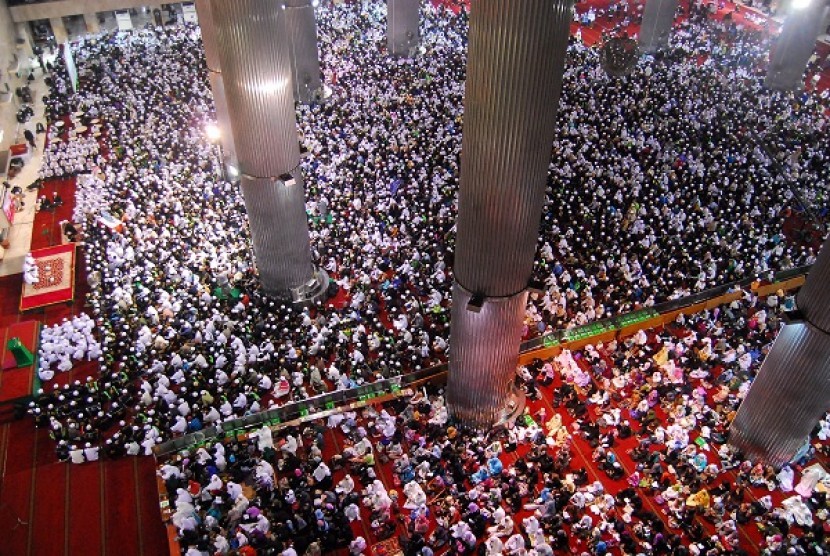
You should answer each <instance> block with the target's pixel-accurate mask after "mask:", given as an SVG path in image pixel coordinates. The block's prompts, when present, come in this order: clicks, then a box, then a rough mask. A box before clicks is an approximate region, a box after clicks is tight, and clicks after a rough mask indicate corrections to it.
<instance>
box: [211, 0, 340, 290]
mask: <svg viewBox="0 0 830 556" xmlns="http://www.w3.org/2000/svg"><path fill="white" fill-rule="evenodd" d="M211 8H212V13H213V23H214V26H215V28H216V38H217V41H216V45H217V50H218V53H219V60H220V63H221V67H222V80H223V82H224V85H225V93H226V96H227V100H228V108H229V111H230V124H231V128H232V129H233V138H234V144H235V147H236V157H237V160H238V163H239V174H240V181H241V187H242V193H243V196H244V199H245V208H246V209H247V212H248V220H249V223H250V227H251V237H252V239H253V243H254V255H255V256H256V263H257V268H258V270H259V275H260V279H261V281H262V286H263V289H264V290H265V291H267V292H269V293H271V294H273V295H277V296H280V297H286V298H291V299H293V300H294V301H297V302H301V301H305V300H307V299H310V298H314V297H316V296H318V295H320V294H321V293H322V292H323V291H324V290H325V288H326V286H327V285H328V283H327V280H325V279H324V278H322V276H320V275H319V272H318V271H316V270H315V268H314V266H313V264H312V261H311V250H310V247H309V234H308V221H307V219H306V213H305V192H304V187H303V177H302V174H301V171H300V168H299V165H300V145H299V136H298V133H297V124H296V116H295V112H294V97H293V94H292V92H291V64H290V62H289V59H288V42H287V38H286V33H285V32H284V26H283V21H282V19H283V13H284V10H282V9H279V5H278V4H275V2H273V0H237V1H235V2H228V1H227V0H212V1H211Z"/></svg>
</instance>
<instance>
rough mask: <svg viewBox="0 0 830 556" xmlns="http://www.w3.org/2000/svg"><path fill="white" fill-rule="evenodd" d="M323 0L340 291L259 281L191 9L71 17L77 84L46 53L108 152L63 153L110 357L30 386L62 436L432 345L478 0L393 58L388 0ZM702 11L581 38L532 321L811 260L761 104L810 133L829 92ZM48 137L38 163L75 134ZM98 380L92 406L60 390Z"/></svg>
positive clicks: (189, 415)
mask: <svg viewBox="0 0 830 556" xmlns="http://www.w3.org/2000/svg"><path fill="white" fill-rule="evenodd" d="M318 14H319V21H318V34H319V38H320V54H321V65H322V68H323V72H324V75H325V78H326V82H327V83H328V84H329V86H330V87H331V88H332V91H333V96H332V98H331V99H330V100H329V101H327V102H325V103H322V104H313V105H310V106H300V107H299V108H298V124H299V130H300V132H301V134H302V137H303V141H304V144H305V145H306V147H307V148H308V150H309V151H310V152H311V153H312V156H310V157H308V158H305V159H304V162H303V169H304V171H305V173H306V176H307V180H306V181H307V183H308V203H307V210H308V214H309V225H310V228H311V248H312V251H313V253H314V257H315V260H316V261H318V262H319V264H320V265H321V266H322V267H324V268H325V269H326V270H327V271H328V272H329V274H330V275H331V276H332V277H333V279H335V280H336V281H337V283H338V285H339V286H340V292H339V293H338V295H337V296H336V297H335V298H334V299H332V300H330V301H329V302H328V303H324V304H320V305H318V306H316V307H310V308H308V309H302V310H301V309H297V308H294V307H292V306H290V305H287V304H284V303H283V302H281V301H279V300H274V299H270V298H268V297H266V296H265V295H263V293H262V292H261V291H260V290H259V288H258V285H257V279H256V273H255V269H254V265H253V259H252V255H251V243H250V237H249V232H248V229H247V225H246V222H245V210H244V204H243V202H242V198H241V195H240V193H239V190H238V188H237V187H236V186H235V185H234V184H232V183H229V182H226V181H224V180H223V179H222V177H221V172H220V167H221V162H220V160H219V157H218V152H217V150H216V147H215V146H214V145H212V144H211V143H210V142H209V141H208V140H207V138H206V137H205V128H206V126H207V125H208V124H209V123H212V122H214V121H215V114H214V112H213V105H212V99H211V94H210V90H209V87H208V83H207V79H206V69H205V62H204V58H203V54H202V50H201V45H200V38H199V34H198V30H197V29H194V28H192V27H182V28H166V29H155V30H152V29H150V30H142V31H136V32H133V33H129V34H123V33H122V34H109V35H106V34H104V35H100V36H98V37H96V38H94V39H87V40H81V41H80V42H78V43H77V44H75V45H74V46H73V48H74V49H75V52H74V57H75V60H76V64H77V66H78V71H79V75H80V87H79V89H78V92H77V93H75V92H73V90H72V88H71V87H68V86H67V83H68V76H67V74H66V71H65V68H63V67H62V66H61V62H60V61H58V62H57V63H56V66H55V68H54V69H53V75H52V77H51V78H50V82H51V83H52V92H51V94H50V95H49V98H48V99H47V108H48V113H49V114H50V115H51V116H50V117H51V118H52V121H53V122H54V121H57V120H58V119H60V118H63V117H65V116H66V115H68V114H79V113H80V114H82V116H80V117H81V118H82V119H84V118H86V119H89V118H93V117H94V118H95V119H97V120H100V124H99V125H100V130H101V135H100V136H99V137H98V141H99V143H100V148H99V152H98V154H97V155H94V156H82V157H79V158H77V159H73V160H75V161H74V164H75V166H73V167H71V168H68V169H69V170H70V173H82V174H86V175H84V176H82V178H81V179H79V180H78V184H77V188H78V192H77V197H78V200H79V203H78V206H76V211H75V217H74V219H75V224H76V226H77V227H78V229H79V235H80V237H81V238H82V239H83V244H84V258H85V264H86V267H87V268H86V273H85V274H86V275H87V276H88V277H89V281H90V284H91V287H92V291H91V293H90V295H89V298H88V303H89V311H90V313H91V314H90V318H91V319H92V320H93V321H94V322H95V332H94V334H95V335H96V337H97V339H98V341H99V342H100V344H101V352H102V353H101V354H100V357H99V361H100V364H101V377H100V378H99V379H97V380H92V381H86V382H76V383H71V384H68V385H66V386H65V387H62V388H59V389H56V388H52V387H50V386H49V385H48V384H47V385H46V386H45V388H44V392H43V393H42V395H41V396H40V398H39V399H38V400H37V402H36V403H35V405H34V406H33V407H32V412H33V413H37V415H38V423H40V424H42V425H44V426H47V425H48V426H50V427H51V429H52V431H53V434H54V436H55V438H56V439H57V440H59V441H62V442H63V444H62V446H65V447H66V448H67V449H72V447H73V445H74V446H75V447H76V449H77V447H78V446H81V445H82V444H83V443H86V442H92V443H93V444H100V445H102V446H104V447H105V451H106V453H107V454H108V455H118V454H123V453H139V452H147V451H148V450H149V448H151V447H152V445H153V444H154V443H157V442H161V441H163V440H166V439H169V438H171V437H173V436H176V435H179V434H182V433H185V432H189V431H196V430H200V429H201V428H202V427H204V426H206V425H208V424H214V423H217V422H220V421H224V420H229V419H234V418H236V417H241V416H244V415H246V414H250V413H255V412H257V411H260V410H261V409H264V408H267V407H269V406H271V405H272V404H276V403H282V402H283V401H286V400H297V399H304V398H305V397H307V396H309V395H311V394H314V393H316V392H323V391H328V390H332V389H336V388H350V387H353V386H355V385H359V384H363V383H365V382H370V381H373V380H375V379H377V378H378V377H388V376H393V375H396V374H400V373H402V372H407V371H411V370H415V369H417V368H421V367H425V366H429V365H432V364H434V363H436V362H439V361H442V360H443V359H444V358H445V357H446V350H447V345H448V337H449V334H448V330H449V329H448V326H449V323H448V306H449V302H450V300H449V291H450V285H451V282H452V259H453V247H454V227H453V225H454V219H455V212H456V206H457V198H456V193H457V189H458V179H459V175H458V174H459V171H458V169H459V160H458V157H459V152H460V146H461V131H462V113H463V102H462V101H463V84H464V77H465V59H466V55H465V46H466V38H465V37H466V31H467V15H466V13H465V12H464V11H462V12H461V13H460V14H457V15H456V14H454V13H452V12H450V11H445V10H439V9H433V8H427V9H426V10H425V11H424V21H423V26H422V46H421V48H420V52H419V54H418V55H417V56H416V57H415V58H414V59H411V60H393V59H390V58H388V57H387V56H386V55H385V54H384V52H383V49H382V48H379V45H382V44H383V40H384V36H383V18H384V17H385V14H384V9H383V4H382V3H380V2H377V3H369V4H366V5H365V6H362V5H340V6H335V7H326V8H324V9H321V10H319V12H318ZM703 17H704V16H703V15H697V16H695V15H693V16H692V17H691V19H688V20H686V22H685V23H683V24H682V25H681V26H680V27H679V29H678V30H677V32H676V33H675V34H674V35H673V37H674V38H673V41H672V45H671V47H670V48H669V50H668V51H667V52H666V53H665V55H663V56H661V57H659V58H658V59H647V60H645V61H644V62H643V63H641V64H640V65H639V66H638V67H637V68H636V69H635V71H634V72H633V74H632V75H630V76H628V77H626V78H623V79H616V78H609V77H606V76H605V75H604V74H603V73H602V70H601V69H600V65H599V61H598V56H597V54H596V52H595V51H594V50H593V49H591V48H588V47H586V46H584V45H581V44H576V43H575V44H572V45H571V47H570V50H569V62H568V67H567V70H566V75H565V84H564V86H563V92H562V105H561V109H560V118H559V121H560V125H559V131H558V134H557V138H556V141H555V144H554V148H553V153H554V156H553V161H552V164H551V177H550V183H549V188H548V197H547V205H546V210H545V216H544V220H543V223H542V226H541V230H540V241H539V256H538V260H537V267H536V271H537V276H538V278H540V279H541V280H542V281H544V282H545V283H546V284H547V286H548V288H547V291H546V292H545V293H544V294H543V295H539V296H535V299H534V302H533V304H532V305H531V306H530V308H529V312H528V319H527V323H528V330H527V335H528V336H532V335H537V334H539V333H542V332H545V331H548V330H552V329H558V328H563V327H569V326H574V325H577V324H581V323H583V322H589V321H592V320H596V319H600V318H604V317H608V316H612V315H617V314H620V313H622V312H626V311H628V310H631V309H634V308H638V307H641V306H644V305H645V306H648V305H653V304H655V303H659V302H661V301H665V300H667V299H672V298H676V297H679V296H682V295H684V294H685V293H687V292H690V291H695V290H699V289H703V288H706V287H710V286H713V285H717V284H721V283H724V282H727V281H730V280H733V279H738V278H744V277H753V276H756V275H761V274H763V275H765V276H766V273H768V272H769V271H772V270H777V269H783V268H789V267H792V266H795V265H801V264H809V263H810V262H811V261H812V259H813V257H814V253H813V252H812V250H811V249H812V247H811V246H806V245H803V244H801V243H799V242H797V241H794V240H793V239H792V238H789V237H787V236H786V235H785V234H783V232H782V222H783V221H784V219H785V218H786V214H787V213H788V211H791V210H797V209H798V207H797V206H795V203H794V201H793V200H792V198H791V193H790V190H788V189H786V188H783V187H780V186H779V185H778V182H777V181H776V180H777V178H776V177H775V176H774V175H773V174H772V173H771V172H772V171H771V170H770V168H769V165H768V157H767V155H766V154H765V153H764V152H763V151H762V150H761V147H759V146H757V145H755V144H753V142H752V140H751V136H752V134H751V132H750V124H751V123H753V122H760V123H766V122H773V121H775V122H778V124H779V126H783V127H787V126H802V127H803V126H804V125H807V124H808V123H812V127H811V128H810V129H811V130H812V138H813V140H814V141H820V140H822V138H824V139H826V134H827V131H828V129H827V123H826V120H824V119H822V118H821V117H819V116H817V114H818V112H819V110H821V109H823V107H824V106H825V105H826V101H824V100H822V99H820V98H819V99H818V100H815V101H814V102H813V104H812V105H810V106H807V105H806V104H804V103H802V104H797V103H798V102H799V99H797V98H795V97H787V96H785V95H780V94H772V93H770V92H767V91H764V90H763V89H761V88H760V85H759V82H760V80H759V79H758V77H759V76H760V75H761V74H760V73H759V72H760V69H759V68H760V67H761V65H760V59H761V58H762V57H763V53H764V52H765V50H764V48H765V47H766V43H765V42H764V41H763V40H762V37H761V36H760V35H757V34H751V33H742V32H737V31H735V30H734V29H733V28H730V27H729V26H728V25H727V24H723V23H716V22H709V21H706V20H705V19H702V18H703ZM704 30H705V32H704ZM701 53H708V55H706V56H703V55H702V54H701ZM796 105H798V110H795V111H794V109H793V106H796ZM759 125H760V124H759ZM63 139H64V141H65V144H66V145H67V146H66V147H60V148H58V147H54V149H53V148H52V147H51V146H50V147H49V148H48V150H47V153H46V166H47V167H50V168H51V167H52V162H53V161H52V160H51V158H52V157H57V158H56V160H62V158H61V157H62V156H63V155H62V154H60V153H63V152H80V151H77V150H75V147H72V145H74V144H75V143H81V144H84V145H85V144H86V142H87V141H88V139H87V138H79V137H70V136H67V135H64V137H63ZM825 144H826V141H825ZM77 148H78V149H80V148H81V147H77ZM57 149H61V150H57ZM93 150H94V149H93ZM56 164H57V165H58V167H60V164H61V163H60V162H56ZM812 168H813V165H809V166H807V167H805V168H804V170H803V172H802V173H804V172H809V171H811V169H812ZM57 333H58V334H60V331H58V332H57ZM87 399H91V400H93V403H92V404H91V405H92V406H93V407H94V409H95V410H94V411H91V410H89V409H88V408H86V407H82V406H80V405H79V404H77V403H75V404H74V405H73V403H72V402H73V401H74V402H77V400H87Z"/></svg>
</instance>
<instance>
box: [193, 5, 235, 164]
mask: <svg viewBox="0 0 830 556" xmlns="http://www.w3.org/2000/svg"><path fill="white" fill-rule="evenodd" d="M196 14H197V16H198V17H199V28H200V29H201V31H202V45H203V46H204V49H205V62H206V65H207V70H208V80H209V81H210V88H211V91H212V92H213V104H214V107H215V109H216V123H217V124H218V126H219V131H220V134H219V143H220V145H221V146H222V158H223V160H222V163H223V164H224V165H225V168H226V170H227V169H232V170H231V172H237V171H238V162H237V160H236V147H234V143H233V129H232V128H231V116H230V111H229V110H228V99H227V97H226V96H225V83H224V81H223V80H222V65H221V63H220V62H219V50H218V47H217V45H216V27H214V25H213V12H212V11H211V8H210V0H196Z"/></svg>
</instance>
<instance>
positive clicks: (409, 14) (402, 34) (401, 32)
mask: <svg viewBox="0 0 830 556" xmlns="http://www.w3.org/2000/svg"><path fill="white" fill-rule="evenodd" d="M420 7H421V6H420V2H419V0H386V44H387V48H388V49H389V55H390V56H409V54H410V52H411V51H412V49H413V48H416V47H417V46H418V45H419V44H420V40H421V35H420V30H419V29H420V20H421V11H420Z"/></svg>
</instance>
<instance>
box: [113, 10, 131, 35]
mask: <svg viewBox="0 0 830 556" xmlns="http://www.w3.org/2000/svg"><path fill="white" fill-rule="evenodd" d="M115 21H116V22H117V23H118V30H119V31H132V30H133V18H132V17H130V11H129V10H121V11H117V12H115Z"/></svg>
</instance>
